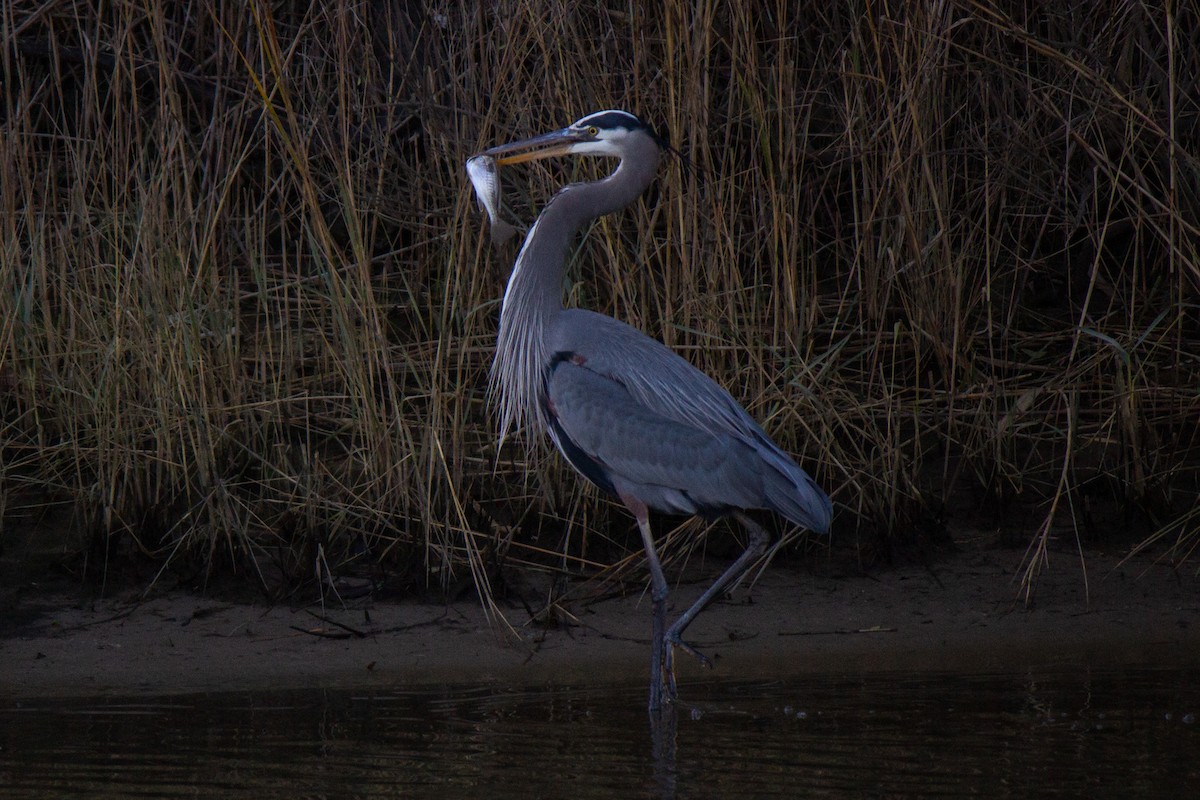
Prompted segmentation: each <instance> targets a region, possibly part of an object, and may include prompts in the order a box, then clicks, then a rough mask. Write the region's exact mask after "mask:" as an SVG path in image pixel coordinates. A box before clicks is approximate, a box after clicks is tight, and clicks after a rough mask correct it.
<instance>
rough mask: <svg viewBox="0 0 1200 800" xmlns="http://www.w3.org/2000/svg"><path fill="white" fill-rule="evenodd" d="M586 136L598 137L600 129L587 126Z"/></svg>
mask: <svg viewBox="0 0 1200 800" xmlns="http://www.w3.org/2000/svg"><path fill="white" fill-rule="evenodd" d="M587 135H588V136H599V135H600V129H599V128H597V127H596V126H595V125H588V127H587Z"/></svg>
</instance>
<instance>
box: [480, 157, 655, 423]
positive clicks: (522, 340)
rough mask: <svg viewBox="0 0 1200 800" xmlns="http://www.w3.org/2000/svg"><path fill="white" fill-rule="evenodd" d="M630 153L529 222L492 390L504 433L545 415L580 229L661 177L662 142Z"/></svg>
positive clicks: (509, 290)
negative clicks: (549, 367) (552, 333)
mask: <svg viewBox="0 0 1200 800" xmlns="http://www.w3.org/2000/svg"><path fill="white" fill-rule="evenodd" d="M650 148H651V149H648V151H647V152H641V153H637V154H634V157H627V158H625V159H622V161H621V163H620V165H618V167H617V169H616V171H615V172H613V173H612V174H611V175H609V176H608V177H607V178H604V179H603V180H599V181H594V182H591V183H574V184H571V185H569V186H565V187H563V188H562V189H560V190H559V191H558V193H557V194H556V195H554V197H553V198H551V200H550V202H549V203H548V204H547V205H546V207H545V208H544V209H543V210H542V213H541V214H539V215H538V218H537V221H536V222H534V224H533V227H532V228H530V229H529V233H528V234H527V235H526V237H525V244H524V245H522V247H521V252H520V254H518V255H517V260H516V263H515V264H513V271H512V274H511V275H510V276H509V278H508V286H507V287H506V288H505V290H504V302H503V304H502V305H501V308H500V331H499V335H498V337H497V341H496V359H495V361H494V363H493V365H492V373H491V390H492V393H493V394H496V395H498V396H499V400H500V412H501V419H500V439H501V441H502V442H503V440H504V437H505V435H506V434H507V433H508V431H509V430H511V429H512V428H513V427H514V425H520V424H522V423H538V424H541V423H543V422H544V420H542V418H541V417H542V411H541V407H540V404H539V394H540V393H541V383H542V370H543V369H544V368H545V366H546V364H547V363H548V361H549V356H550V353H549V352H548V347H549V345H548V342H547V341H546V334H547V332H548V330H549V328H550V326H551V324H552V323H553V321H554V318H555V317H556V316H557V315H558V313H559V312H561V311H562V293H563V286H562V284H563V272H564V270H565V262H566V254H567V248H568V246H569V245H570V243H571V239H572V238H573V237H574V235H575V233H576V232H577V231H578V230H579V229H580V228H581V227H582V226H583V225H584V224H586V223H588V222H590V221H591V220H593V219H596V218H597V217H601V216H604V215H605V214H611V213H612V212H614V211H617V210H619V209H622V208H624V207H625V206H627V205H629V204H630V203H632V202H633V201H634V200H635V199H636V198H637V196H638V195H640V194H641V193H642V192H643V191H645V189H646V187H647V186H649V185H650V181H652V180H653V179H654V174H655V171H656V169H657V167H658V148H657V146H656V145H653V144H650Z"/></svg>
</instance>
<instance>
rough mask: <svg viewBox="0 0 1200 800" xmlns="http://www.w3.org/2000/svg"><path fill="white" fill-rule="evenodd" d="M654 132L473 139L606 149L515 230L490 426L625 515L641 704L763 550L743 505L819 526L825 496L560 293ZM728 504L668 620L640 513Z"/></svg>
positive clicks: (703, 392)
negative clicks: (528, 438)
mask: <svg viewBox="0 0 1200 800" xmlns="http://www.w3.org/2000/svg"><path fill="white" fill-rule="evenodd" d="M665 146H666V145H665V143H664V142H663V141H662V140H661V139H659V138H658V137H657V136H656V135H655V134H654V133H653V131H652V130H651V129H650V128H649V127H648V126H647V125H646V124H645V123H643V122H641V121H640V120H639V119H638V118H637V117H634V116H633V115H631V114H628V113H626V112H623V111H601V112H598V113H595V114H590V115H588V116H586V117H584V118H582V119H580V120H579V121H577V122H575V123H574V124H572V125H571V126H569V127H567V128H564V129H562V130H560V131H554V132H552V133H549V134H545V135H543V136H538V137H535V138H533V139H528V140H524V141H521V142H515V143H513V144H508V145H501V146H499V147H495V148H492V149H490V150H488V151H485V155H487V156H489V157H492V158H495V160H496V163H497V164H500V165H506V164H513V163H519V162H522V161H528V160H533V159H537V158H546V157H549V156H553V155H564V154H574V155H586V156H607V157H612V158H617V159H619V160H620V161H619V164H618V166H617V168H616V170H615V171H614V172H613V173H612V174H611V175H609V176H607V177H606V178H603V179H601V180H599V181H593V182H587V183H576V184H571V185H569V186H566V187H563V188H562V189H560V190H559V191H558V193H557V194H555V195H554V197H553V198H552V199H551V200H550V202H549V203H548V204H547V205H546V207H545V208H544V209H543V210H542V212H541V214H540V215H539V216H538V218H537V221H536V222H535V223H534V225H533V227H531V228H530V230H529V233H528V234H527V235H526V237H525V243H524V245H523V247H522V248H521V252H520V254H519V255H518V256H517V260H516V263H515V264H514V266H513V271H512V274H511V276H510V277H509V280H508V285H507V288H506V289H505V292H504V300H503V304H502V307H501V312H500V330H499V335H498V338H497V348H496V358H495V362H494V364H493V369H492V390H493V393H494V394H495V395H496V396H497V397H498V400H499V405H500V415H501V425H500V428H501V439H503V438H504V436H506V435H507V433H508V432H509V431H510V430H512V428H514V427H515V426H517V425H521V424H528V425H531V426H532V427H534V428H539V429H541V430H544V431H546V432H547V433H548V434H549V436H550V438H551V439H552V440H553V441H554V444H555V445H556V446H557V448H558V450H559V451H560V452H561V453H562V454H563V456H564V457H565V458H566V459H567V460H568V461H569V462H570V463H571V465H572V466H573V467H575V469H576V470H578V471H579V472H580V473H581V474H582V475H583V476H584V477H585V478H587V479H588V480H590V481H591V482H592V483H594V484H595V485H596V486H598V487H600V488H601V489H602V490H604V491H605V492H607V493H609V494H611V495H614V496H616V497H618V498H620V500H621V501H622V502H623V503H624V504H625V506H626V507H627V508H628V509H629V511H630V512H631V513H632V514H633V516H634V517H635V518H636V519H637V523H638V527H639V529H640V531H641V535H642V540H643V544H644V546H645V549H646V555H647V561H648V564H649V567H650V572H651V581H652V593H651V597H652V600H653V603H654V630H653V639H652V651H653V652H652V657H651V683H650V708H651V709H652V710H657V709H658V708H660V706H661V705H662V702H663V700H664V693H665V695H666V697H665V699H666V700H668V701H673V700H674V699H675V695H676V689H675V680H674V669H673V654H674V648H675V647H682V648H683V649H684V650H686V651H687V652H689V653H692V654H693V655H696V656H698V657H700V658H701V659H702V660H704V661H705V662H707V659H705V658H704V657H703V656H702V655H700V654H699V653H697V652H696V651H695V650H694V649H693V648H691V647H690V646H688V645H686V644H685V643H684V642H683V641H682V639H681V635H682V633H683V631H684V629H685V628H686V627H687V626H688V624H690V623H691V621H692V620H693V619H694V618H695V616H696V615H697V614H698V613H699V612H700V611H701V610H702V609H703V608H704V607H705V606H706V605H707V604H708V603H709V602H710V601H711V600H712V599H713V598H714V597H716V596H717V595H718V594H719V593H720V592H721V591H723V590H724V589H725V588H726V587H727V586H729V585H730V584H731V583H732V582H733V581H735V580H736V579H737V578H739V577H741V576H742V575H743V574H745V572H746V571H747V570H748V569H749V568H750V567H751V565H752V564H753V563H754V561H755V560H756V559H757V558H758V557H759V556H760V555H761V554H762V552H763V550H764V549H765V547H766V545H767V543H768V537H767V534H766V532H765V531H764V530H763V529H762V528H761V527H760V526H759V525H757V524H756V523H755V522H754V521H753V520H751V519H750V517H748V516H746V515H745V514H744V513H743V512H744V511H746V510H751V509H764V510H769V511H773V512H776V513H778V514H780V515H782V516H783V517H785V518H787V519H788V520H790V521H792V522H794V523H795V524H797V525H800V526H803V527H805V528H809V529H810V530H813V531H816V532H819V533H824V532H826V531H827V530H828V528H829V522H830V517H831V513H832V508H831V504H830V501H829V497H828V496H827V495H826V494H825V492H824V491H822V490H821V488H820V487H819V486H817V484H816V483H815V482H814V481H813V480H812V478H811V477H809V475H808V474H807V473H806V472H805V471H804V470H803V469H801V468H800V467H799V466H798V465H797V464H796V463H795V462H794V461H793V460H792V459H791V458H790V457H789V456H788V455H787V454H786V453H784V452H783V451H782V450H781V449H780V448H779V447H778V446H777V445H776V444H775V443H774V442H773V441H771V439H770V437H768V436H767V435H766V433H764V432H763V430H762V429H761V428H760V427H759V426H758V424H757V423H755V422H754V420H753V419H751V417H750V415H749V414H747V413H746V411H745V409H743V408H742V407H741V406H740V405H739V404H738V403H737V401H735V400H734V399H733V397H731V396H730V394H729V393H728V392H727V391H725V389H723V388H722V387H721V386H719V385H718V384H717V383H716V382H715V381H713V380H712V379H711V378H709V377H708V376H707V375H705V374H704V373H703V372H700V371H699V370H698V369H696V368H695V367H693V366H692V365H691V364H690V363H688V362H687V361H685V360H684V359H683V358H681V357H680V356H678V355H677V354H675V353H674V352H672V351H671V350H670V349H668V348H667V347H666V346H665V345H663V344H662V343H661V342H658V341H655V340H654V339H651V338H649V337H648V336H646V335H645V334H643V333H642V332H640V331H638V330H637V329H635V328H633V327H631V326H629V325H627V324H625V323H623V322H620V321H618V320H616V319H613V318H611V317H606V316H604V315H602V314H597V313H594V312H592V311H587V310H584V309H574V308H573V309H564V308H563V306H562V281H563V270H564V263H565V259H566V253H567V250H568V246H569V245H570V243H571V240H572V238H573V236H574V235H575V233H576V232H577V231H578V230H579V228H580V227H581V226H583V225H584V224H586V223H587V222H589V221H591V220H593V219H595V218H596V217H599V216H602V215H604V214H609V213H613V212H615V211H618V210H620V209H622V208H624V207H625V206H627V205H629V204H630V203H632V202H633V201H634V200H635V199H636V198H637V197H638V196H639V195H640V194H641V193H642V192H643V191H644V190H645V189H646V187H647V186H649V184H650V183H651V181H653V179H654V177H655V173H656V171H657V167H658V163H659V155H660V152H661V149H662V148H663V147H665ZM650 511H658V512H663V513H668V514H688V515H690V514H700V515H703V516H705V517H710V518H711V517H719V516H725V515H734V516H736V517H737V518H738V519H739V520H740V521H741V522H742V524H743V525H744V526H745V527H746V529H747V531H748V532H749V534H750V544H749V546H748V547H747V549H746V551H745V552H744V553H743V554H742V556H741V557H739V558H738V559H737V560H736V561H735V562H734V563H733V564H732V565H731V566H730V567H729V568H728V569H727V570H726V571H725V573H724V574H722V575H721V577H720V578H718V579H717V581H716V582H715V583H714V584H713V585H712V586H711V587H710V588H709V589H708V590H707V591H705V592H704V594H703V595H701V597H700V598H699V599H698V600H697V601H696V602H695V603H694V604H693V605H692V606H691V607H690V608H689V609H688V610H687V611H685V612H684V613H683V614H682V615H681V616H680V617H679V618H678V619H677V620H676V621H675V622H674V623H672V625H671V626H670V627H669V628H667V627H666V622H665V614H666V601H667V595H668V587H667V583H666V579H665V577H664V575H663V571H662V567H661V564H660V562H659V559H658V554H657V551H656V548H655V545H654V538H653V536H652V534H651V530H650V525H649V512H650Z"/></svg>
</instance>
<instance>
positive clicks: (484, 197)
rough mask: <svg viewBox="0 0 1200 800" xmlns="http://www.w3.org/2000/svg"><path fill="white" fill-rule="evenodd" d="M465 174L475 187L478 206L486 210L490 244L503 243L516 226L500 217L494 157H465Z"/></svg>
mask: <svg viewBox="0 0 1200 800" xmlns="http://www.w3.org/2000/svg"><path fill="white" fill-rule="evenodd" d="M467 175H468V176H469V177H470V178H471V185H472V186H474V187H475V198H476V199H477V200H478V202H479V208H480V209H481V210H483V211H486V212H487V215H488V222H489V223H490V224H491V226H492V244H496V245H499V244H503V243H504V242H507V241H508V240H509V238H511V237H512V235H513V234H514V233H516V228H514V227H513V226H512V225H509V224H508V223H507V222H505V221H504V220H502V219H500V175H499V173H497V171H496V159H494V158H492V157H491V156H471V157H470V158H468V159H467Z"/></svg>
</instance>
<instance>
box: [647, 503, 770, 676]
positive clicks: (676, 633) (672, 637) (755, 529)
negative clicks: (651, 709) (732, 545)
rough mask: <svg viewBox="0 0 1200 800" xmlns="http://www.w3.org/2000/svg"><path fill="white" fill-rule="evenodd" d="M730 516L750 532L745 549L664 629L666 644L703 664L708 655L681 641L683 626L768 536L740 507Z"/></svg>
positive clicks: (755, 557)
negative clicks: (677, 648)
mask: <svg viewBox="0 0 1200 800" xmlns="http://www.w3.org/2000/svg"><path fill="white" fill-rule="evenodd" d="M734 516H735V517H737V519H738V522H740V523H742V527H744V528H745V529H746V531H747V532H748V533H749V534H750V543H749V544H748V545H747V546H746V552H744V553H742V554H741V555H740V556H738V559H737V561H734V562H733V563H732V564H730V565H729V568H728V569H726V570H725V572H723V573H721V577H719V578H717V580H716V583H714V584H713V585H712V586H710V587H708V590H707V591H706V592H705V593H704V594H702V595H700V599H698V600H697V601H696V602H695V603H692V607H691V608H689V609H688V610H687V611H685V612H683V614H682V615H681V616H680V617H679V619H677V620H675V622H674V623H673V624H672V625H671V627H670V628H669V629H667V643H668V644H669V645H673V646H674V647H679V648H682V649H683V651H684V652H686V653H688V654H690V655H692V656H695V657H696V658H698V659H699V660H700V663H701V664H703V665H704V666H706V667H711V666H712V661H711V660H710V659H709V658H708V656H706V655H704V654H703V653H701V652H700V651H698V650H696V648H694V647H692V646H691V645H689V644H687V643H686V642H684V641H683V640H682V639H681V638H680V637H682V636H683V632H684V631H685V630H686V629H687V626H688V625H691V624H692V620H694V619H695V618H696V615H697V614H699V613H700V612H701V611H703V610H704V608H705V606H707V605H708V604H709V603H711V602H712V601H713V598H715V597H716V596H717V595H718V594H720V593H721V592H723V591H724V590H725V588H726V587H727V586H729V584H731V583H732V582H733V581H734V580H735V579H738V578H741V577H742V576H743V575H745V574H746V572H747V571H748V570H749V569H750V567H751V566H752V565H753V564H754V562H755V561H756V560H758V557H759V556H761V555H762V553H763V551H764V550H765V549H766V547H767V543H768V542H769V541H770V538H771V537H770V536H769V535H768V534H767V532H766V531H765V530H763V528H762V526H761V525H759V524H758V523H757V522H755V521H754V520H752V519H750V517H748V516H746V515H745V514H743V513H741V512H740V511H736V512H734ZM673 649H674V648H673V647H668V650H673ZM671 661H672V657H671V656H668V657H667V664H668V669H670V670H671V676H670V680H671V683H672V688H673V686H674V682H675V675H674V670H673V667H674V665H673V664H672V663H671Z"/></svg>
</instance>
